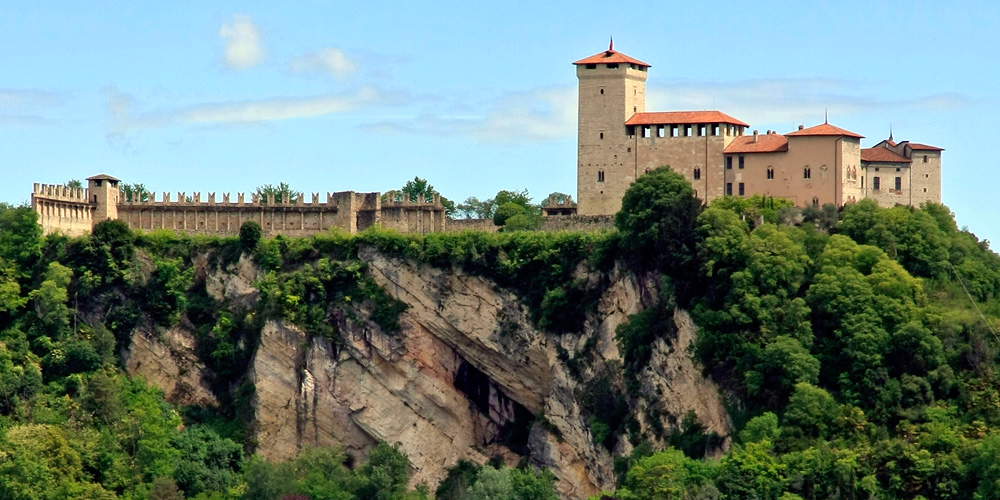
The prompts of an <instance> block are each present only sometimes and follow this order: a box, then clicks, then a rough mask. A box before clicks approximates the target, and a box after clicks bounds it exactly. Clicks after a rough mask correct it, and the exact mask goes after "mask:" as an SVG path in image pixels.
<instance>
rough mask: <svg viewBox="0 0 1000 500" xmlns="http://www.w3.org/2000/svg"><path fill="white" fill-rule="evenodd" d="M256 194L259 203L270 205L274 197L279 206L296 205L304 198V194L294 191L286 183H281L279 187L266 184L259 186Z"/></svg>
mask: <svg viewBox="0 0 1000 500" xmlns="http://www.w3.org/2000/svg"><path fill="white" fill-rule="evenodd" d="M255 194H256V195H257V199H258V200H259V202H260V203H263V204H267V203H270V202H271V201H270V200H271V198H272V197H273V198H274V203H279V204H280V203H296V202H298V200H299V199H300V198H302V193H301V192H300V191H296V190H294V189H292V187H291V186H289V185H288V183H286V182H280V183H278V184H277V185H272V184H264V185H261V186H257V190H256V191H255Z"/></svg>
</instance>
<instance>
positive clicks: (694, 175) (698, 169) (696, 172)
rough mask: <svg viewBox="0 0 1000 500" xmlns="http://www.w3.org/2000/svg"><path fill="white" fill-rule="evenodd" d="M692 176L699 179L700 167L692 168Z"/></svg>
mask: <svg viewBox="0 0 1000 500" xmlns="http://www.w3.org/2000/svg"><path fill="white" fill-rule="evenodd" d="M692 176H693V177H694V180H698V179H701V169H700V168H696V169H694V173H693V174H692Z"/></svg>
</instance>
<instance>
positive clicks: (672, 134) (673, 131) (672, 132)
mask: <svg viewBox="0 0 1000 500" xmlns="http://www.w3.org/2000/svg"><path fill="white" fill-rule="evenodd" d="M678 134H680V131H679V130H677V125H671V126H670V137H677V135H678Z"/></svg>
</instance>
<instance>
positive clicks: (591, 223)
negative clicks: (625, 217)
mask: <svg viewBox="0 0 1000 500" xmlns="http://www.w3.org/2000/svg"><path fill="white" fill-rule="evenodd" d="M614 228H615V216H614V215H566V216H553V217H545V218H544V219H542V227H541V228H539V229H540V230H541V231H605V230H610V229H614Z"/></svg>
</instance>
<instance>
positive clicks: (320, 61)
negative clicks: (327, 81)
mask: <svg viewBox="0 0 1000 500" xmlns="http://www.w3.org/2000/svg"><path fill="white" fill-rule="evenodd" d="M291 68H292V71H295V72H297V73H328V74H330V75H332V76H334V77H336V78H344V77H346V76H349V75H351V74H354V73H355V72H357V70H358V64H357V63H356V62H355V61H354V60H353V59H351V58H350V57H348V55H347V53H346V52H344V51H343V50H341V49H337V48H326V49H321V50H318V51H316V52H313V53H310V54H306V55H304V56H301V57H298V58H296V59H295V60H293V61H292V64H291Z"/></svg>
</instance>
